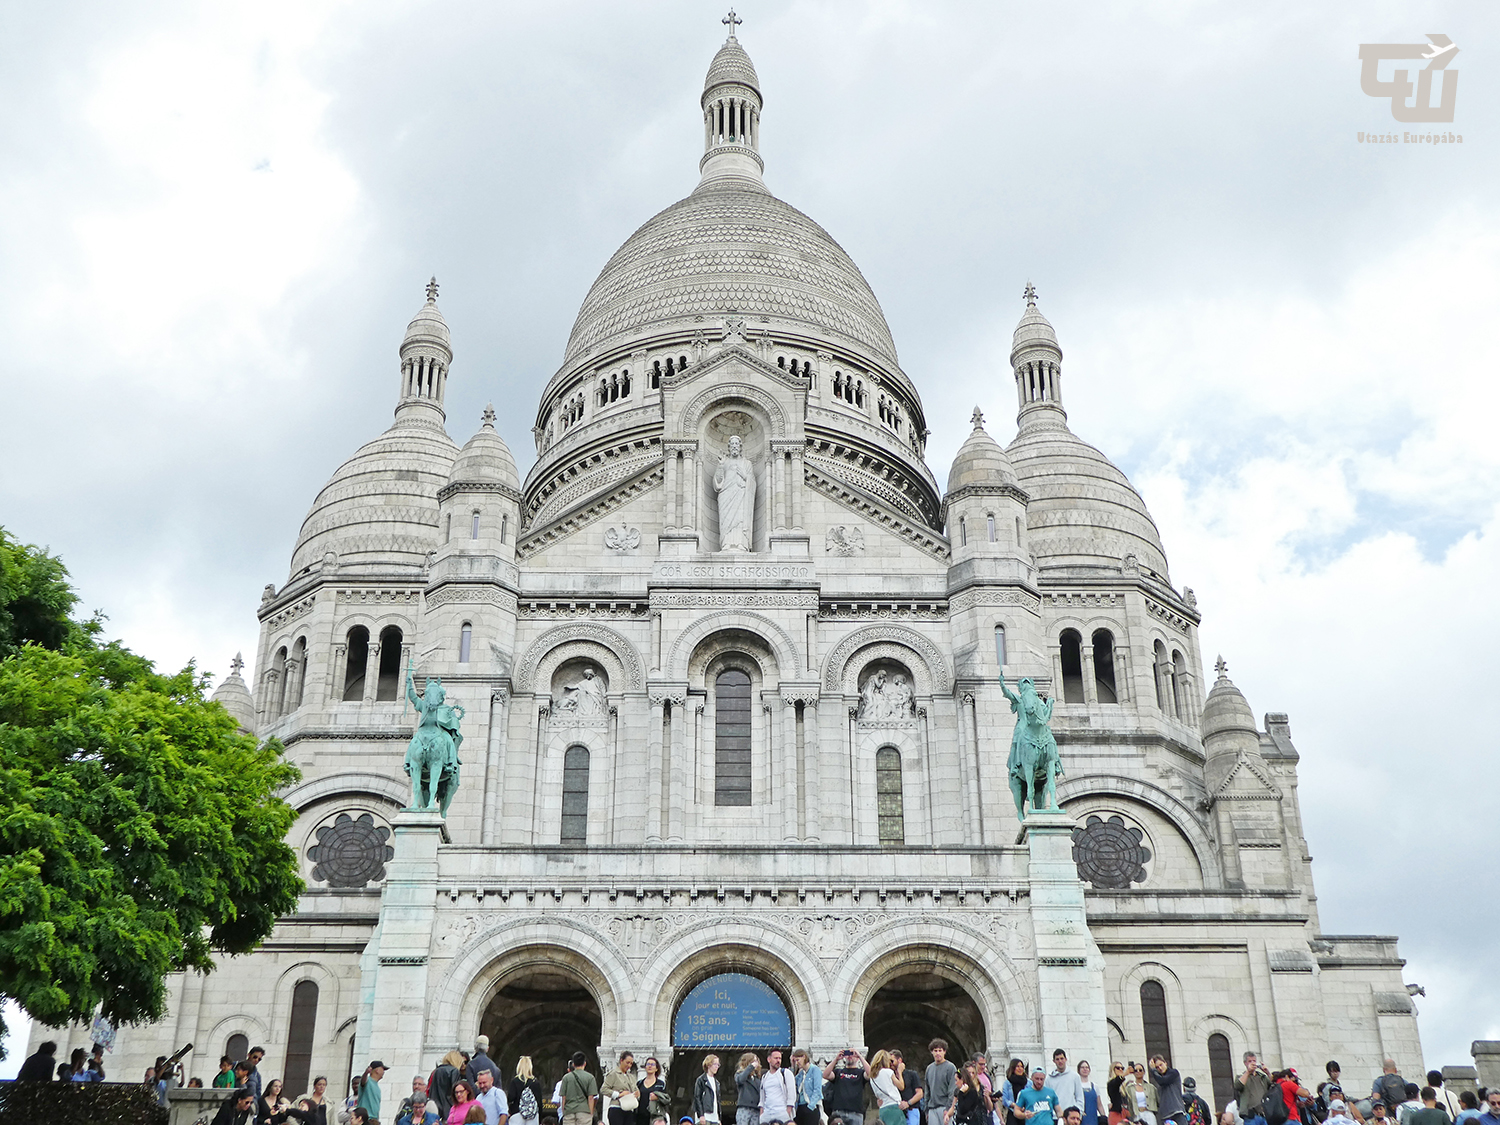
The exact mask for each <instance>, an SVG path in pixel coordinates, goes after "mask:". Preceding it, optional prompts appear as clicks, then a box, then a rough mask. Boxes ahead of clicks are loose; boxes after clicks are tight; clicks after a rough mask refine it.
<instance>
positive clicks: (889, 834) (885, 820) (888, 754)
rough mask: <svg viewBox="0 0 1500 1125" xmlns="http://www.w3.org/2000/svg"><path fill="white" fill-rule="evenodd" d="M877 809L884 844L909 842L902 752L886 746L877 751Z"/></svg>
mask: <svg viewBox="0 0 1500 1125" xmlns="http://www.w3.org/2000/svg"><path fill="white" fill-rule="evenodd" d="M875 811H876V817H877V820H878V822H879V825H880V846H881V847H882V848H899V847H901V845H903V844H905V843H906V818H905V816H904V814H903V811H902V808H901V751H899V750H897V749H896V748H895V747H894V746H882V747H881V748H880V749H879V750H877V751H875Z"/></svg>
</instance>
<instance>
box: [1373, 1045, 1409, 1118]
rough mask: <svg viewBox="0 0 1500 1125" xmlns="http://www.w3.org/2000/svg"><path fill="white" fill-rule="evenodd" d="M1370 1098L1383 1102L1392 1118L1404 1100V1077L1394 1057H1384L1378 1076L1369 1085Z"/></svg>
mask: <svg viewBox="0 0 1500 1125" xmlns="http://www.w3.org/2000/svg"><path fill="white" fill-rule="evenodd" d="M1370 1097H1371V1099H1372V1100H1379V1101H1382V1102H1384V1103H1385V1109H1386V1113H1387V1114H1388V1115H1389V1116H1391V1117H1392V1118H1394V1117H1395V1116H1396V1111H1397V1110H1398V1109H1400V1108H1401V1103H1402V1102H1404V1101H1405V1100H1406V1079H1404V1078H1402V1077H1401V1072H1400V1071H1398V1070H1397V1069H1396V1060H1395V1059H1386V1060H1385V1063H1384V1067H1383V1069H1382V1071H1381V1074H1380V1077H1379V1078H1377V1079H1375V1082H1374V1084H1373V1085H1371V1087H1370Z"/></svg>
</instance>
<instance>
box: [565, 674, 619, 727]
mask: <svg viewBox="0 0 1500 1125" xmlns="http://www.w3.org/2000/svg"><path fill="white" fill-rule="evenodd" d="M606 707H607V702H606V700H605V693H604V681H603V680H601V679H599V677H598V675H597V674H596V670H595V669H594V668H585V669H584V670H583V677H582V678H581V679H579V680H576V681H574V682H573V683H571V684H568V685H567V686H566V687H564V688H563V697H562V699H560V700H558V702H557V703H556V704H555V705H554V706H553V708H552V709H553V711H554V712H555V713H557V714H568V715H576V716H577V717H578V718H580V719H602V718H604V716H605V712H606Z"/></svg>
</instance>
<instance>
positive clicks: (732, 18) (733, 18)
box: [719, 8, 745, 39]
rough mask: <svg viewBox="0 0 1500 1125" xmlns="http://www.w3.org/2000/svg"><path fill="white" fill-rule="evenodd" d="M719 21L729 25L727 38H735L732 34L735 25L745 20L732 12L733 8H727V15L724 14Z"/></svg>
mask: <svg viewBox="0 0 1500 1125" xmlns="http://www.w3.org/2000/svg"><path fill="white" fill-rule="evenodd" d="M719 22H720V23H722V24H728V25H729V38H731V39H734V38H737V36H736V35H735V34H734V29H735V27H736V26H737V25H738V24H742V23H744V22H745V21H744V20H742V19H740V17H739V16H737V15H735V14H734V9H733V8H730V9H729V14H728V15H727V16H725V17H724V18H723V19H721V20H720V21H719Z"/></svg>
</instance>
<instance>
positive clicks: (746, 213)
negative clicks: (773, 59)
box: [564, 52, 896, 365]
mask: <svg viewBox="0 0 1500 1125" xmlns="http://www.w3.org/2000/svg"><path fill="white" fill-rule="evenodd" d="M721 54H722V52H721ZM727 313H738V314H741V315H743V316H745V317H747V318H750V319H752V321H754V320H758V319H759V318H760V317H761V316H769V317H770V318H771V320H772V322H773V323H775V322H779V323H782V324H790V325H795V326H798V327H801V328H803V329H806V330H811V331H812V332H813V333H815V334H826V335H830V336H832V337H834V338H835V339H838V338H840V337H842V338H844V339H847V340H848V341H850V342H851V343H853V344H855V345H856V346H858V347H859V348H861V349H864V350H867V351H868V352H870V353H873V355H874V356H875V357H878V358H879V359H881V360H883V361H885V362H887V363H890V364H892V365H895V363H896V345H895V343H894V342H893V341H892V339H891V330H890V328H889V327H888V326H887V325H886V322H885V314H884V313H882V312H881V311H880V302H879V301H877V300H876V299H875V294H874V293H872V292H871V291H870V286H869V283H868V282H866V281H865V279H864V275H863V274H861V273H860V272H859V267H858V266H856V265H855V264H854V262H853V261H852V260H851V259H850V258H849V255H848V254H846V253H844V250H843V248H842V247H841V246H839V244H838V243H837V242H835V241H834V240H833V238H832V237H831V236H830V235H829V234H828V232H827V231H825V230H824V229H823V228H822V227H820V226H818V224H817V223H815V222H813V221H812V220H811V219H809V218H808V217H807V216H806V215H804V214H803V213H802V212H801V211H798V210H797V209H796V208H795V207H792V206H790V205H788V204H786V203H783V202H782V201H781V200H779V199H777V198H776V197H775V196H773V195H771V194H770V193H769V192H765V191H763V190H759V189H757V188H754V187H750V186H748V185H746V184H745V183H744V182H743V181H737V182H733V183H728V182H725V183H717V184H713V185H709V186H705V187H703V188H700V189H699V190H698V191H695V192H694V193H693V194H692V195H690V196H688V197H687V198H686V199H684V200H682V201H681V202H679V203H674V204H673V205H672V206H671V207H668V208H667V209H666V210H665V211H663V212H661V213H660V214H659V215H657V216H656V217H655V218H653V219H651V220H649V221H648V222H647V223H646V224H645V225H644V226H642V227H641V228H640V229H639V230H638V231H636V232H635V233H634V234H633V235H631V236H630V238H629V239H627V240H626V242H625V245H623V246H621V247H620V249H619V250H618V251H616V252H615V255H614V257H612V258H611V259H610V260H609V261H608V262H607V263H606V264H605V266H604V270H603V271H602V272H601V273H600V274H599V277H598V279H597V280H596V281H595V282H594V285H593V288H591V289H590V290H589V292H588V296H587V297H585V298H584V301H583V307H582V308H581V309H579V311H578V319H577V320H576V321H575V322H574V324H573V333H572V335H571V336H570V337H569V338H568V350H567V355H566V357H565V360H564V363H565V364H571V363H572V362H573V361H574V360H575V359H577V358H578V357H580V356H581V355H583V354H584V353H585V352H586V351H588V350H589V349H600V348H603V347H606V346H610V345H615V344H620V343H623V342H625V341H626V340H627V339H629V338H631V337H637V336H641V335H644V334H646V333H647V332H648V331H649V332H653V333H654V332H659V331H663V330H666V329H668V328H671V327H681V328H701V327H703V324H702V322H695V319H694V318H696V317H699V316H702V317H705V318H709V323H710V325H712V326H714V327H717V325H718V323H719V322H720V318H722V317H723V316H724V315H725V314H727Z"/></svg>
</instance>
